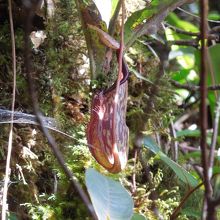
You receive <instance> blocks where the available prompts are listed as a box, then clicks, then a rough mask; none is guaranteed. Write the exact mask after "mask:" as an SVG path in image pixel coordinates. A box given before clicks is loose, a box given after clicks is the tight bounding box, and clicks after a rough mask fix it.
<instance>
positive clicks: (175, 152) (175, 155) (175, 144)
mask: <svg viewBox="0 0 220 220" xmlns="http://www.w3.org/2000/svg"><path fill="white" fill-rule="evenodd" d="M170 134H171V136H172V137H173V139H174V140H172V142H173V149H172V152H173V160H174V161H177V160H178V142H177V141H176V140H175V139H176V137H177V136H176V130H175V128H174V124H173V121H172V120H171V121H170Z"/></svg>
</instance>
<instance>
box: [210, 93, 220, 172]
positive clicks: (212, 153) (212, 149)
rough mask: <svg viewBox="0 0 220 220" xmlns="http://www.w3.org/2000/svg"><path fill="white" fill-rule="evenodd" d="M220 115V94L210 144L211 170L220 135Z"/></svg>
mask: <svg viewBox="0 0 220 220" xmlns="http://www.w3.org/2000/svg"><path fill="white" fill-rule="evenodd" d="M219 117H220V96H219V97H218V100H217V103H216V109H215V118H214V125H213V133H212V142H211V146H210V154H209V171H210V172H211V171H212V169H213V165H214V157H215V147H216V143H217V137H218V127H219ZM211 175H212V173H211Z"/></svg>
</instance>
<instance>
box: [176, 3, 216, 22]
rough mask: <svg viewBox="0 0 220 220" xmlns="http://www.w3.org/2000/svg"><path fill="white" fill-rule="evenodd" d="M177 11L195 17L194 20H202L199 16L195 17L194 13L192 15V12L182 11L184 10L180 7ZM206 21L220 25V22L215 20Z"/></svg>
mask: <svg viewBox="0 0 220 220" xmlns="http://www.w3.org/2000/svg"><path fill="white" fill-rule="evenodd" d="M177 9H178V10H180V11H182V12H184V13H185V14H188V15H190V16H192V17H194V18H197V19H198V20H199V21H200V20H201V18H200V17H199V16H198V15H195V14H193V13H191V12H189V11H187V10H185V9H182V8H180V7H178V8H177ZM206 21H208V22H212V23H217V24H220V21H215V20H210V19H206Z"/></svg>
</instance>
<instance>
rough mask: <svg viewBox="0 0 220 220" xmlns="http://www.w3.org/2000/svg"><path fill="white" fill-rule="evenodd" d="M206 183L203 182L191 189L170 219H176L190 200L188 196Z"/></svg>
mask: <svg viewBox="0 0 220 220" xmlns="http://www.w3.org/2000/svg"><path fill="white" fill-rule="evenodd" d="M203 184H204V182H201V183H200V184H199V185H198V186H196V187H195V188H193V189H191V190H189V191H188V192H187V193H186V195H185V196H184V197H183V199H182V200H181V202H180V204H179V205H178V207H177V208H176V209H175V210H174V212H173V213H172V215H171V216H170V220H175V219H176V218H177V216H178V214H179V212H180V210H181V209H182V207H183V205H184V203H185V202H186V201H187V200H188V198H189V197H190V196H191V195H192V194H193V193H194V192H195V191H196V190H197V189H199V188H200V187H201V186H202V185H203Z"/></svg>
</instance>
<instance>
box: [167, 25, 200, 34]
mask: <svg viewBox="0 0 220 220" xmlns="http://www.w3.org/2000/svg"><path fill="white" fill-rule="evenodd" d="M165 26H166V28H170V29H172V30H174V31H175V32H176V33H179V34H184V35H188V36H192V37H195V36H196V37H199V36H200V33H195V32H189V31H185V30H182V29H179V28H177V27H175V26H173V25H171V24H169V23H166V22H165Z"/></svg>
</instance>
